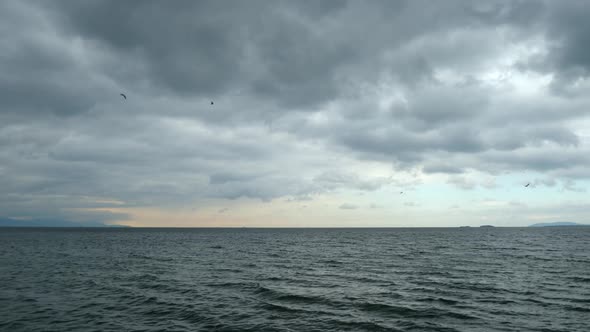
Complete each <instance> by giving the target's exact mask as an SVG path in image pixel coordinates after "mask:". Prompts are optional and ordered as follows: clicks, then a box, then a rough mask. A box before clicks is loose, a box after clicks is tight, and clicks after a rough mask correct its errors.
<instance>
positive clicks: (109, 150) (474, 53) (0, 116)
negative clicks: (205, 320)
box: [0, 0, 590, 227]
mask: <svg viewBox="0 0 590 332" xmlns="http://www.w3.org/2000/svg"><path fill="white" fill-rule="evenodd" d="M588 17H590V3H588V2H587V1H576V0H568V1H541V0H535V1H518V0H514V1H508V0H506V1H487V0H486V1H467V0H464V1H453V0H449V1H421V0H417V1H416V0H412V1H399V0H387V1H386V0H369V1H356V0H350V1H340V0H330V1H312V0H300V1H271V0H268V1H257V0H252V1H229V0H227V1H226V0H214V1H188V0H186V1H184V0H179V1H155V0H154V1H149V0H147V1H114V0H113V1H108V0H103V1H86V0H77V1H65V0H63V1H51V2H50V1H39V0H37V1H28V0H18V1H2V2H0V50H1V51H0V68H1V74H0V218H4V219H10V220H22V221H27V220H28V221H31V220H35V221H37V222H46V223H47V224H48V225H49V224H50V223H51V222H52V221H55V220H61V221H69V222H79V223H83V224H87V225H90V224H108V225H111V224H112V225H115V224H116V225H129V226H146V227H152V226H157V227H363V226H364V227H443V226H460V225H470V226H478V225H482V224H493V225H496V226H526V225H529V224H533V223H538V222H550V221H575V222H581V223H590V208H589V207H590V195H589V194H588V189H590V93H589V92H590V79H589V76H590V46H589V45H590V20H588ZM120 93H124V94H125V95H126V96H127V99H126V100H125V99H124V98H122V97H121V96H120ZM211 101H213V102H214V104H213V105H211ZM527 183H530V186H529V187H527V188H525V187H524V185H525V184H527ZM401 192H403V193H401Z"/></svg>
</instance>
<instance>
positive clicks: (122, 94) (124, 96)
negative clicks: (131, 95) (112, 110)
mask: <svg viewBox="0 0 590 332" xmlns="http://www.w3.org/2000/svg"><path fill="white" fill-rule="evenodd" d="M119 94H120V95H121V97H123V98H125V100H127V96H126V95H125V94H124V93H119Z"/></svg>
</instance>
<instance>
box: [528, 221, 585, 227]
mask: <svg viewBox="0 0 590 332" xmlns="http://www.w3.org/2000/svg"><path fill="white" fill-rule="evenodd" d="M559 226H590V225H585V224H578V223H575V222H569V221H558V222H545V223H538V224H532V225H530V226H529V227H559Z"/></svg>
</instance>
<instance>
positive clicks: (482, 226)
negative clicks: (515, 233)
mask: <svg viewBox="0 0 590 332" xmlns="http://www.w3.org/2000/svg"><path fill="white" fill-rule="evenodd" d="M479 227H480V228H493V227H495V226H492V225H481V226H479Z"/></svg>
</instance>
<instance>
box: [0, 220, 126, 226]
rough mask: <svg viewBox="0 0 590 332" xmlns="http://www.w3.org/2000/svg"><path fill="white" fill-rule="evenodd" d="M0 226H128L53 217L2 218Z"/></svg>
mask: <svg viewBox="0 0 590 332" xmlns="http://www.w3.org/2000/svg"><path fill="white" fill-rule="evenodd" d="M0 227H126V226H119V225H105V224H103V223H100V222H75V221H67V220H53V219H33V220H19V219H12V218H0Z"/></svg>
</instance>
